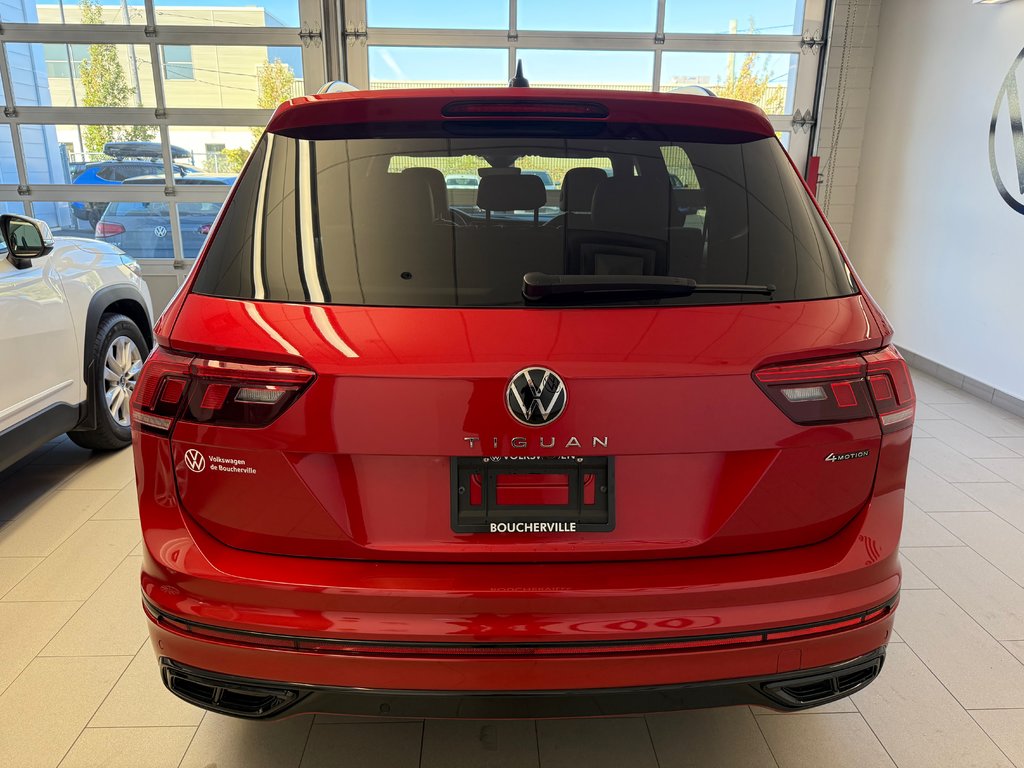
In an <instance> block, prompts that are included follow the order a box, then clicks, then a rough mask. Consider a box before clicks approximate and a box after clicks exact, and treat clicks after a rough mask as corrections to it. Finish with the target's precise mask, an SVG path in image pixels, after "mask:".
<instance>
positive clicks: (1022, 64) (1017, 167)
mask: <svg viewBox="0 0 1024 768" xmlns="http://www.w3.org/2000/svg"><path fill="white" fill-rule="evenodd" d="M1021 83H1024V51H1021V52H1020V53H1019V54H1017V58H1016V59H1015V60H1014V62H1013V65H1012V66H1011V67H1010V71H1009V72H1008V73H1007V75H1006V79H1005V80H1004V81H1003V87H1002V88H1000V89H999V96H998V97H997V98H996V106H995V109H994V110H993V111H992V124H991V125H990V126H989V131H988V156H989V163H990V164H991V166H992V179H993V181H995V183H996V188H997V189H998V190H999V194H1000V196H1001V197H1002V198H1003V200H1005V201H1006V204H1007V205H1009V206H1010V207H1011V208H1013V210H1015V211H1017V213H1024V124H1022V122H1021V96H1020V94H1021Z"/></svg>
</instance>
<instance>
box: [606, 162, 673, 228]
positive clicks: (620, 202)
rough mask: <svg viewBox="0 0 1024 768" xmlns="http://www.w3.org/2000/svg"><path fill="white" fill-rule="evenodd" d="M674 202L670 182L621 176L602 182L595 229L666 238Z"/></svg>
mask: <svg viewBox="0 0 1024 768" xmlns="http://www.w3.org/2000/svg"><path fill="white" fill-rule="evenodd" d="M670 200H671V196H670V188H669V182H668V179H667V178H666V179H664V180H663V181H652V180H651V179H649V178H643V177H641V176H618V177H612V178H610V179H606V180H605V181H602V182H601V183H600V184H599V185H598V186H597V190H595V192H594V206H593V208H592V210H591V218H592V219H593V222H594V226H596V227H608V228H613V229H619V230H625V231H628V232H635V233H637V234H645V235H652V236H655V237H662V238H664V237H666V236H667V227H668V226H669V221H670V214H671V211H670V210H669V203H670Z"/></svg>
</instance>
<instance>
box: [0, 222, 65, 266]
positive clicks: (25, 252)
mask: <svg viewBox="0 0 1024 768" xmlns="http://www.w3.org/2000/svg"><path fill="white" fill-rule="evenodd" d="M0 237H3V240H4V243H6V245H7V258H8V259H9V260H10V262H11V263H12V264H13V265H14V266H15V267H17V268H18V269H25V268H26V267H28V266H29V263H28V262H29V261H30V260H31V259H38V258H39V257H40V256H45V255H46V254H48V253H49V252H50V251H52V250H53V233H52V232H50V227H49V225H47V223H46V222H45V221H42V220H40V219H32V218H29V217H28V216H19V215H17V214H14V213H5V214H4V215H3V216H0Z"/></svg>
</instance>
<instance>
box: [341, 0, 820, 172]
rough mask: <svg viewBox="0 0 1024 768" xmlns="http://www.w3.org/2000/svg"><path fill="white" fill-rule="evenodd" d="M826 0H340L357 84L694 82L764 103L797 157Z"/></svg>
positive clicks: (633, 87) (668, 85)
mask: <svg viewBox="0 0 1024 768" xmlns="http://www.w3.org/2000/svg"><path fill="white" fill-rule="evenodd" d="M826 5H827V0H630V2H623V0H557V1H553V0H477V1H476V2H472V3H469V2H462V1H461V0H432V1H431V2H420V0H344V30H343V36H344V39H345V46H344V49H345V52H346V57H347V62H346V63H347V73H346V74H347V77H348V79H349V81H350V82H352V83H353V84H354V85H356V86H358V87H369V88H410V87H412V88H417V87H434V86H438V85H449V86H458V85H481V86H494V85H504V84H505V83H507V82H508V80H509V78H510V77H511V76H512V73H513V72H514V69H515V62H516V60H517V59H520V58H521V59H522V60H523V63H524V68H525V74H526V77H527V79H528V80H529V81H530V85H531V87H541V88H543V87H558V86H572V87H583V88H614V89H622V90H630V91H652V90H653V91H671V90H673V89H676V88H682V87H686V86H691V85H700V86H703V87H705V88H708V89H710V90H712V91H714V92H715V93H718V94H720V95H722V96H728V97H731V98H737V99H742V100H744V101H750V102H753V103H755V104H757V105H758V106H760V107H761V108H762V109H764V110H765V112H767V113H768V114H769V115H770V117H771V119H772V123H773V124H774V125H775V128H776V130H777V131H778V133H779V137H780V139H781V140H782V142H783V144H785V145H786V147H787V148H788V149H789V151H790V154H792V155H793V158H794V160H796V162H797V164H798V165H799V166H800V167H803V165H804V163H805V162H806V159H807V154H808V146H809V138H810V136H809V126H808V124H807V122H806V121H805V120H804V116H805V113H808V114H807V117H809V115H810V113H812V112H813V109H814V100H815V93H816V84H817V78H818V73H819V54H820V52H821V40H822V37H823V34H824V19H825V11H826Z"/></svg>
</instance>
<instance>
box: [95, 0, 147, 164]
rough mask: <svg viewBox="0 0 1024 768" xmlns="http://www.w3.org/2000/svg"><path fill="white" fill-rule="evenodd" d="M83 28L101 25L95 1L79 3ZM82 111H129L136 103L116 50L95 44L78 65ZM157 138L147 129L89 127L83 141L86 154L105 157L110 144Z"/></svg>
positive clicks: (132, 126)
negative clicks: (111, 109) (97, 108)
mask: <svg viewBox="0 0 1024 768" xmlns="http://www.w3.org/2000/svg"><path fill="white" fill-rule="evenodd" d="M79 7H80V8H81V11H82V23H83V24H102V23H103V9H102V8H101V7H100V5H99V4H98V3H93V2H92V0H80V4H79ZM78 76H79V78H80V79H81V81H82V101H81V104H82V106H83V107H128V106H133V105H134V103H135V89H134V88H132V86H131V85H130V84H129V82H128V77H127V76H126V75H125V71H124V67H123V66H122V65H121V60H120V59H119V58H118V56H117V46H116V45H113V44H111V43H93V44H92V45H90V46H89V56H88V58H86V59H85V60H84V61H82V62H81V64H80V65H79V72H78ZM155 135H156V131H155V129H154V128H153V127H152V126H148V125H128V126H117V125H87V126H85V127H84V128H83V129H82V141H83V143H84V144H85V150H86V151H87V152H93V153H102V152H103V145H104V144H106V143H107V142H109V141H150V140H152V139H153V137H154V136H155Z"/></svg>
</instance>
